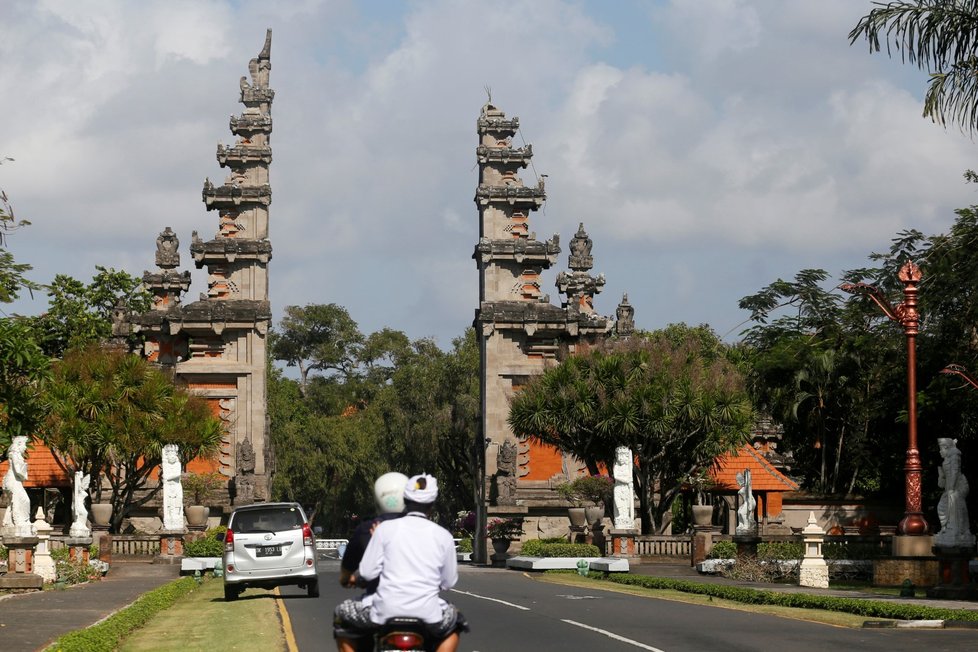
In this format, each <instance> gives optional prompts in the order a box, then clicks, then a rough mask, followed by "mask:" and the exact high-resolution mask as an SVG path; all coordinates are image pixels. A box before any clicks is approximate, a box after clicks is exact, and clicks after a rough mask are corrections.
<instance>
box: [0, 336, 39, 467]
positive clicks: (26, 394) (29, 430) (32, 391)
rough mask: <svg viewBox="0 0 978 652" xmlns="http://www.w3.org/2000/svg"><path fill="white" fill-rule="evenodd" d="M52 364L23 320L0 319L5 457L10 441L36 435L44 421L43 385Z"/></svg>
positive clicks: (0, 446) (0, 441)
mask: <svg viewBox="0 0 978 652" xmlns="http://www.w3.org/2000/svg"><path fill="white" fill-rule="evenodd" d="M48 370H49V361H48V358H47V356H46V355H44V352H43V351H41V348H40V347H39V346H38V345H37V343H36V342H35V341H34V337H33V331H32V330H31V328H30V327H29V326H28V325H27V324H26V323H24V321H23V320H20V319H16V318H2V319H0V451H2V454H3V455H4V456H6V451H7V448H9V446H10V440H11V438H12V437H16V436H17V435H26V436H33V435H34V433H35V432H37V427H38V425H39V424H40V423H41V421H42V420H43V418H44V414H45V410H44V405H43V403H42V401H41V399H40V386H41V383H42V382H43V381H44V379H45V378H46V377H47V374H48Z"/></svg>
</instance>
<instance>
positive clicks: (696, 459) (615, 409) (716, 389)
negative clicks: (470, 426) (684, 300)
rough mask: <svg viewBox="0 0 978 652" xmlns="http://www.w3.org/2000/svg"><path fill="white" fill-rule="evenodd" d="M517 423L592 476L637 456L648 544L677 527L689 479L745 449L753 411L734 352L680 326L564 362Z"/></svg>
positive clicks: (525, 398)
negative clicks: (676, 510) (616, 456)
mask: <svg viewBox="0 0 978 652" xmlns="http://www.w3.org/2000/svg"><path fill="white" fill-rule="evenodd" d="M509 423H510V426H511V427H512V429H513V432H514V433H515V434H516V435H517V436H519V437H527V438H531V439H535V440H537V441H540V442H542V443H545V444H549V445H552V446H556V447H557V448H558V449H560V450H562V451H564V452H567V453H571V454H573V455H575V456H577V457H578V458H579V459H581V460H582V461H583V462H585V463H586V464H587V465H588V468H589V469H591V470H592V472H593V471H594V470H595V469H596V468H597V465H598V464H599V463H603V464H607V463H608V462H609V461H610V459H611V454H612V451H614V449H615V447H617V446H622V445H624V446H628V447H629V448H631V449H632V450H633V451H634V452H635V454H636V459H637V466H636V468H635V480H636V490H637V491H638V493H639V502H640V504H641V515H642V531H643V533H646V534H649V533H653V532H661V531H662V530H663V529H664V528H665V527H666V525H667V524H668V520H667V518H666V514H667V513H668V512H669V511H670V509H671V507H672V503H673V500H674V499H675V498H676V497H677V496H678V495H679V493H680V491H681V488H682V482H683V481H684V480H685V479H686V478H688V477H691V476H695V475H697V474H698V473H700V472H701V470H702V469H704V468H706V467H709V466H710V465H711V464H713V462H714V460H715V459H716V457H717V456H718V455H720V454H722V453H725V452H728V451H730V450H733V449H734V448H736V447H737V446H738V445H739V444H741V443H743V442H744V441H746V438H747V435H748V434H749V432H750V427H751V424H752V423H753V408H752V406H751V403H750V401H749V399H748V397H747V393H746V390H745V388H744V381H743V377H742V375H741V373H740V371H739V370H738V369H737V368H736V366H735V365H734V364H733V363H732V362H731V361H730V360H729V359H728V349H727V347H726V346H725V345H724V344H723V343H722V342H721V341H720V340H719V338H717V336H716V335H715V334H714V333H713V332H712V331H711V330H710V329H709V328H708V327H706V326H700V327H689V326H686V325H682V324H679V325H672V326H670V327H668V328H666V329H663V330H660V331H655V332H652V333H649V334H647V336H646V337H645V338H633V339H630V340H626V341H624V342H613V343H611V344H607V345H604V346H598V347H595V348H593V349H590V350H588V351H586V352H583V353H581V354H579V355H575V356H571V357H570V358H568V359H567V360H564V361H562V362H561V364H559V365H557V366H556V367H553V368H552V369H549V370H547V371H545V372H544V373H543V374H542V375H541V376H539V377H537V378H535V379H533V380H531V381H530V382H529V383H528V384H527V386H526V387H524V388H523V389H522V390H521V391H520V393H519V394H517V396H516V397H515V398H514V399H513V401H512V404H511V408H510V417H509Z"/></svg>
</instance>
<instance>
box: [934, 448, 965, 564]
mask: <svg viewBox="0 0 978 652" xmlns="http://www.w3.org/2000/svg"><path fill="white" fill-rule="evenodd" d="M937 444H938V446H939V447H940V450H941V460H942V461H941V466H940V468H938V469H937V486H939V487H940V488H941V489H943V490H944V493H943V494H941V499H940V501H939V502H938V503H937V517H938V518H939V519H940V521H941V530H940V532H938V533H937V534H936V535H935V536H934V543H935V544H936V545H938V546H946V547H968V548H970V547H974V545H975V537H974V535H973V534H971V526H970V524H969V523H968V505H967V504H966V500H967V498H968V479H967V478H966V477H965V476H964V474H963V473H962V472H961V451H960V450H958V440H957V439H948V438H940V439H938V440H937Z"/></svg>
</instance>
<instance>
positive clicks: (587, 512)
mask: <svg viewBox="0 0 978 652" xmlns="http://www.w3.org/2000/svg"><path fill="white" fill-rule="evenodd" d="M603 518H604V505H596V506H591V507H585V508H584V522H585V523H587V524H588V525H589V526H590V527H591V528H593V527H594V526H595V525H600V524H601V519H603Z"/></svg>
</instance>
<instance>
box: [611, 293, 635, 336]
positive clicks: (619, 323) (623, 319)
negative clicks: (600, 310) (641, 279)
mask: <svg viewBox="0 0 978 652" xmlns="http://www.w3.org/2000/svg"><path fill="white" fill-rule="evenodd" d="M615 316H616V317H617V319H616V321H615V334H617V335H619V336H621V337H624V336H627V335H631V334H633V333H634V332H635V308H633V307H632V304H630V303H628V295H627V294H626V295H624V296H622V298H621V303H619V304H618V309H617V310H615Z"/></svg>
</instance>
